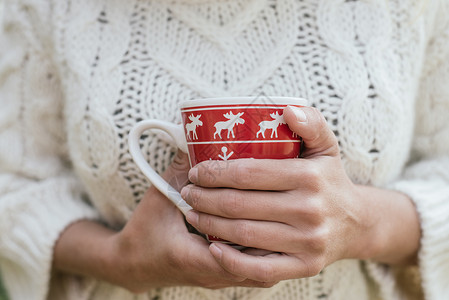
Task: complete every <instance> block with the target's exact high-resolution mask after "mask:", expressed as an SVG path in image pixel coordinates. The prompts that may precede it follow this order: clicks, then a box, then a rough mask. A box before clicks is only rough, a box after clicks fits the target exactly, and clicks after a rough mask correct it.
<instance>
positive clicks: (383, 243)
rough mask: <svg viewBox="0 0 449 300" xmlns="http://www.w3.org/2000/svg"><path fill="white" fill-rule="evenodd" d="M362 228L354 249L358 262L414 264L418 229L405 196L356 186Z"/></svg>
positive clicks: (410, 205)
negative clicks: (359, 260)
mask: <svg viewBox="0 0 449 300" xmlns="http://www.w3.org/2000/svg"><path fill="white" fill-rule="evenodd" d="M357 194H358V200H357V201H358V202H359V203H360V205H361V207H362V211H363V213H362V214H361V215H362V220H363V225H362V226H361V228H360V230H359V233H358V234H359V235H360V237H361V238H360V239H357V243H356V244H357V245H356V246H355V249H357V250H356V251H357V252H356V255H355V258H358V259H370V260H374V261H377V262H381V263H386V264H392V265H396V264H411V263H416V257H417V252H418V249H419V240H420V235H421V234H420V226H419V218H418V215H417V212H416V209H415V207H414V205H413V203H412V201H411V200H410V198H409V197H408V196H406V195H405V194H402V193H399V192H396V191H392V190H384V189H379V188H375V187H369V186H362V185H358V186H357Z"/></svg>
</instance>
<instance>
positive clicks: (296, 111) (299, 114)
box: [289, 106, 307, 123]
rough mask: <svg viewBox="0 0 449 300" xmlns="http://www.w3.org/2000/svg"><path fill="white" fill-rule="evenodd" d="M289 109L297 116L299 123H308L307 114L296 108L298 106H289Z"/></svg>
mask: <svg viewBox="0 0 449 300" xmlns="http://www.w3.org/2000/svg"><path fill="white" fill-rule="evenodd" d="M289 108H290V109H291V110H292V112H293V113H294V114H295V117H296V121H298V122H299V123H306V122H307V116H306V113H305V112H304V111H303V110H302V109H301V108H299V107H296V106H289Z"/></svg>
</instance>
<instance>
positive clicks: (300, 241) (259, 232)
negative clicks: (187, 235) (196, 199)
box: [186, 210, 316, 253]
mask: <svg viewBox="0 0 449 300" xmlns="http://www.w3.org/2000/svg"><path fill="white" fill-rule="evenodd" d="M186 219H187V221H188V222H189V223H190V224H192V226H194V227H195V228H196V229H198V230H199V231H200V232H203V233H205V234H209V235H213V236H217V237H219V238H222V239H224V240H226V241H230V242H232V243H235V244H238V245H241V246H245V247H252V248H259V249H265V250H269V251H273V252H287V253H290V252H297V251H302V250H305V249H306V248H308V247H311V250H315V249H314V248H316V247H315V245H311V241H312V239H311V238H312V237H313V235H312V232H311V233H308V232H305V233H301V232H300V231H299V230H298V229H296V228H294V227H292V226H290V225H287V224H283V223H278V222H267V221H255V220H243V219H226V218H221V217H217V216H213V215H208V214H204V213H198V212H196V211H193V210H191V211H189V212H188V213H187V216H186Z"/></svg>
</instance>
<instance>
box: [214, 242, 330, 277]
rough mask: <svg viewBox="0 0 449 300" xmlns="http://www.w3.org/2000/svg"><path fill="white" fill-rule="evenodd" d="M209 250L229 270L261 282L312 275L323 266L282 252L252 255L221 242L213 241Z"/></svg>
mask: <svg viewBox="0 0 449 300" xmlns="http://www.w3.org/2000/svg"><path fill="white" fill-rule="evenodd" d="M209 250H210V252H211V253H212V255H213V256H214V257H215V259H216V260H217V261H218V263H219V264H220V265H221V266H222V267H223V268H224V269H226V270H228V272H230V273H233V274H236V275H238V276H242V277H246V278H248V279H251V280H255V281H259V282H273V281H280V280H286V279H293V278H304V277H310V276H314V275H316V274H318V273H319V272H320V271H321V267H315V265H316V266H319V265H318V264H313V263H312V264H307V263H306V262H305V261H304V260H302V259H300V258H297V257H294V256H290V255H287V254H282V253H276V254H270V255H267V256H252V255H248V254H245V253H242V252H240V251H238V250H236V249H233V248H232V247H230V246H228V245H224V244H219V243H212V244H211V246H209Z"/></svg>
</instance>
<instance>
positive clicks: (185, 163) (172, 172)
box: [162, 150, 190, 191]
mask: <svg viewBox="0 0 449 300" xmlns="http://www.w3.org/2000/svg"><path fill="white" fill-rule="evenodd" d="M189 169H190V164H189V159H188V155H187V154H185V153H184V152H182V151H180V150H178V152H177V154H176V155H175V158H174V159H173V161H172V163H171V164H170V165H169V166H168V168H167V170H166V171H165V172H164V174H163V175H162V178H164V179H165V180H166V181H167V182H168V183H169V184H170V185H171V186H172V187H174V188H175V190H177V191H180V190H181V188H182V187H183V186H185V185H186V184H187V183H188V182H189V180H188V176H187V174H188V172H189Z"/></svg>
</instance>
